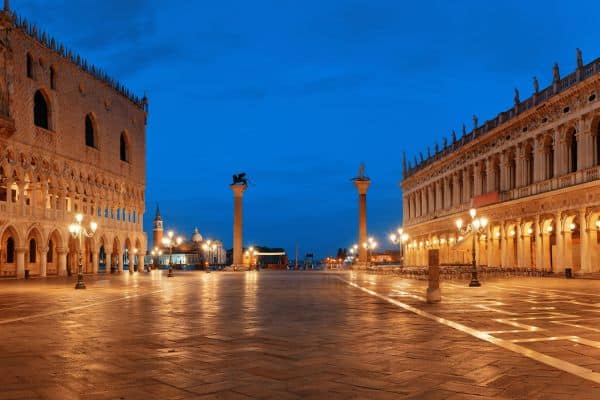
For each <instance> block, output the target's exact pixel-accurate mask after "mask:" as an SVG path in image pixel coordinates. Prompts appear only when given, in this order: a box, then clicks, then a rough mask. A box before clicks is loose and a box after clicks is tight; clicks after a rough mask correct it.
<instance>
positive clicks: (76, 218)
mask: <svg viewBox="0 0 600 400" xmlns="http://www.w3.org/2000/svg"><path fill="white" fill-rule="evenodd" d="M75 221H77V222H79V223H81V221H83V214H75Z"/></svg>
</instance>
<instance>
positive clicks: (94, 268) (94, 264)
mask: <svg viewBox="0 0 600 400" xmlns="http://www.w3.org/2000/svg"><path fill="white" fill-rule="evenodd" d="M99 269H100V265H99V264H98V252H97V251H95V252H93V253H92V271H93V272H94V274H97V273H98V270H99Z"/></svg>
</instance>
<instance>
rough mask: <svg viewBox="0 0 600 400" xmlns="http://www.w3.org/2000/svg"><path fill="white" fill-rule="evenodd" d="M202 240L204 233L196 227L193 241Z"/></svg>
mask: <svg viewBox="0 0 600 400" xmlns="http://www.w3.org/2000/svg"><path fill="white" fill-rule="evenodd" d="M201 241H202V235H201V234H200V232H198V228H194V233H193V234H192V242H194V243H200V242H201Z"/></svg>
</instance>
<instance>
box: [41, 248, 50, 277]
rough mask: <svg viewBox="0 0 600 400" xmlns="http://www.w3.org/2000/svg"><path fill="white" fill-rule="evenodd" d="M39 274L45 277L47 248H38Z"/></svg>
mask: <svg viewBox="0 0 600 400" xmlns="http://www.w3.org/2000/svg"><path fill="white" fill-rule="evenodd" d="M40 250H41V252H40V276H42V277H45V276H46V275H47V269H48V248H47V247H45V248H42V249H40Z"/></svg>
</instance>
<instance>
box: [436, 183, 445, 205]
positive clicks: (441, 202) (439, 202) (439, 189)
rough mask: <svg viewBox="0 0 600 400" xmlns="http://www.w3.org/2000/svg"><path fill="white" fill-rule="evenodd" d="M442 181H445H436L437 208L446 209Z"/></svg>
mask: <svg viewBox="0 0 600 400" xmlns="http://www.w3.org/2000/svg"><path fill="white" fill-rule="evenodd" d="M442 183H443V181H440V180H437V181H436V182H435V209H436V210H438V211H439V210H443V209H444V197H443V196H442Z"/></svg>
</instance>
